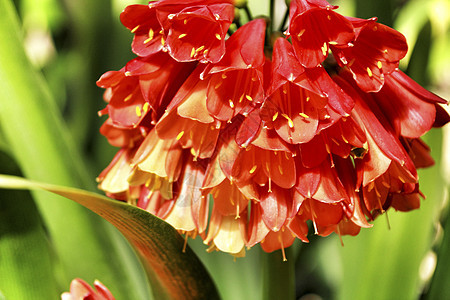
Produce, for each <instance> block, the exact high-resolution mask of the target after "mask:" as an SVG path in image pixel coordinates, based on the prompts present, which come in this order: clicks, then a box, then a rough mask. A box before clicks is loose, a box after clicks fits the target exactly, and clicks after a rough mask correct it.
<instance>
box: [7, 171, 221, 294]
mask: <svg viewBox="0 0 450 300" xmlns="http://www.w3.org/2000/svg"><path fill="white" fill-rule="evenodd" d="M0 187H2V188H11V189H44V190H47V191H50V192H52V193H55V194H58V195H61V196H63V197H66V198H69V199H71V200H73V201H75V202H77V203H79V204H81V205H83V206H85V207H87V208H89V209H90V210H92V211H94V212H95V213H97V214H98V215H100V216H101V217H103V218H104V219H106V220H107V221H109V222H110V223H111V224H113V225H114V226H116V227H117V229H119V231H120V232H122V234H123V235H124V236H125V237H126V238H127V239H128V241H129V242H130V243H131V244H132V245H133V246H134V248H135V249H136V251H137V252H138V254H139V255H140V257H141V259H142V262H143V264H144V266H145V268H146V270H147V274H148V275H149V278H150V280H151V283H152V288H153V292H154V295H155V298H156V299H219V296H218V293H217V290H216V287H215V285H214V283H213V282H212V280H211V278H210V277H209V275H208V273H207V271H206V269H205V268H204V267H203V265H202V264H201V262H200V261H199V260H198V258H197V257H196V256H195V254H194V253H193V252H192V250H190V248H187V249H186V252H183V251H182V249H183V244H184V241H183V239H182V238H181V236H180V235H179V234H178V233H177V231H176V230H175V229H174V228H173V227H172V226H170V225H169V224H167V223H166V222H164V221H162V220H161V219H159V218H157V217H155V216H154V215H152V214H150V213H149V212H147V211H145V210H142V209H140V208H137V207H135V206H132V205H129V204H127V203H124V202H120V201H115V200H112V199H109V198H107V197H104V196H101V195H98V194H95V193H91V192H87V191H84V190H79V189H75V188H68V187H61V186H57V185H50V184H44V183H37V182H32V181H28V180H26V179H22V178H19V177H13V176H5V175H0ZM67 213H70V212H67Z"/></svg>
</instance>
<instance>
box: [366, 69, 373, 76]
mask: <svg viewBox="0 0 450 300" xmlns="http://www.w3.org/2000/svg"><path fill="white" fill-rule="evenodd" d="M367 74H369V77H372V76H373V74H372V70H371V69H370V68H369V67H367Z"/></svg>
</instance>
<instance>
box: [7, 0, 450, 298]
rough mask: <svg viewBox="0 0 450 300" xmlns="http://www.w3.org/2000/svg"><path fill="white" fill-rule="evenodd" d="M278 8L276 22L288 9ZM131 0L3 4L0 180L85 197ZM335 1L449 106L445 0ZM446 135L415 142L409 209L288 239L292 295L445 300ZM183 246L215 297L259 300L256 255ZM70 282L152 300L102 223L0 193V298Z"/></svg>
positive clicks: (42, 198)
mask: <svg viewBox="0 0 450 300" xmlns="http://www.w3.org/2000/svg"><path fill="white" fill-rule="evenodd" d="M276 2H277V3H276V11H275V13H276V18H275V22H280V20H281V19H282V17H283V14H284V11H285V4H284V0H280V1H276ZM135 3H139V1H137V0H136V1H124V0H96V1H87V0H77V1H68V0H67V1H58V0H16V1H13V2H12V1H9V0H0V37H1V39H0V154H1V155H0V173H8V174H23V175H24V176H26V177H28V178H31V179H35V180H39V181H44V182H50V183H56V184H62V185H67V186H74V187H81V188H84V189H88V190H92V191H95V190H96V187H95V178H96V176H97V175H98V174H99V173H100V172H101V170H102V169H103V168H105V167H106V166H107V165H108V164H109V162H110V160H111V158H112V157H113V155H114V154H115V152H116V151H117V149H116V148H114V147H112V146H110V145H109V144H108V143H107V141H106V139H105V138H103V137H102V136H101V135H100V134H99V128H100V126H101V124H102V122H103V121H104V120H105V117H103V118H99V117H98V115H97V111H98V110H100V109H102V108H104V106H105V103H104V102H103V100H102V92H103V91H102V90H101V89H100V88H97V87H96V85H95V81H96V80H97V79H98V78H99V77H100V76H101V75H102V74H103V73H104V72H106V71H108V70H118V69H120V68H121V67H122V66H124V65H125V63H126V62H127V61H128V60H130V59H132V58H133V57H134V55H133V53H132V52H131V47H130V43H131V40H132V34H131V33H130V32H129V31H128V30H127V29H126V28H125V27H123V26H122V25H121V23H120V21H119V14H120V12H121V11H122V10H123V9H124V8H125V7H126V6H127V5H129V4H135ZM140 3H141V4H145V3H146V2H144V1H140ZM332 3H333V4H336V5H339V6H340V8H339V9H338V12H340V13H341V14H344V15H348V16H357V17H361V18H369V17H373V16H378V18H379V22H381V23H384V24H386V25H389V26H392V27H394V28H396V29H397V30H399V31H400V32H402V33H403V34H405V36H406V38H407V40H408V44H409V53H408V56H407V57H406V58H405V59H404V60H403V61H402V63H401V68H402V69H403V70H404V71H405V72H407V73H408V74H409V75H410V76H411V77H412V78H414V79H415V80H416V81H417V82H419V83H420V84H422V85H423V86H425V87H427V88H428V89H430V90H432V91H434V92H435V93H437V94H438V95H440V96H442V97H444V98H446V99H450V71H449V70H450V51H449V50H448V49H450V0H341V1H333V2H332ZM249 6H250V9H251V10H252V13H253V15H260V14H265V15H268V8H269V3H268V1H261V0H258V1H256V0H249ZM25 53H26V55H25ZM55 124H56V125H55ZM449 136H450V129H449V128H448V126H447V128H444V130H441V129H433V130H432V131H431V132H430V133H428V134H427V135H426V136H425V138H424V140H425V141H426V142H427V143H428V144H429V145H430V146H431V148H432V149H433V151H432V155H433V157H434V158H435V160H436V166H434V167H433V168H430V169H427V170H421V171H420V172H419V175H420V184H421V190H422V192H423V193H424V194H425V195H426V196H427V198H426V200H424V201H422V207H421V208H420V209H419V210H417V211H413V212H410V213H397V212H394V211H389V212H388V218H389V220H388V221H387V220H386V218H384V217H382V218H379V219H378V220H377V221H376V222H374V223H375V225H374V227H373V228H372V229H363V230H362V231H361V233H360V234H359V235H358V236H357V237H343V243H344V246H343V247H342V246H341V243H340V241H339V238H338V237H337V236H330V237H327V238H320V237H312V238H311V242H310V243H309V244H301V243H300V242H298V241H296V243H295V244H294V246H293V248H292V249H291V251H290V253H289V256H288V260H290V261H291V262H295V281H296V295H297V298H301V299H304V300H305V299H419V298H422V299H450V272H449V271H448V268H447V266H449V265H450V237H449V235H450V222H446V219H447V215H448V210H449V208H448V202H447V198H448V184H449V178H450V176H449V170H450V161H449V159H450V158H449V154H450V151H449V147H450V139H449ZM3 200H5V201H3ZM35 203H36V204H35ZM388 223H389V224H390V226H388ZM389 227H390V228H389ZM190 245H191V247H192V248H193V249H194V250H195V252H196V253H197V254H198V255H199V257H200V258H201V260H202V261H203V262H204V263H205V265H206V267H207V269H208V270H209V271H210V273H211V275H212V276H213V279H214V280H215V282H216V285H217V287H218V289H219V291H220V293H221V295H222V297H223V299H263V298H265V299H269V296H267V295H268V294H267V293H266V291H265V287H266V286H267V284H268V283H270V280H271V279H270V276H268V274H267V272H269V271H268V269H267V268H266V267H265V265H264V261H265V256H266V255H265V254H263V252H262V251H261V250H260V249H259V247H254V248H253V249H251V250H250V251H248V252H247V257H246V258H239V259H236V260H234V259H233V258H232V257H231V256H229V255H226V254H223V253H209V254H208V253H206V251H205V250H206V246H204V245H203V244H202V242H201V240H199V239H197V240H195V241H190ZM273 255H274V256H275V255H278V253H274V254H273ZM279 257H280V261H281V256H279ZM293 265H294V264H293ZM435 266H437V267H436V268H435ZM435 269H436V272H434V270H435ZM433 273H435V276H434V278H433ZM75 277H81V278H83V279H85V280H86V281H88V282H90V283H92V282H93V280H94V279H99V280H100V281H102V282H103V283H104V284H105V285H106V286H108V287H109V288H110V289H111V291H112V292H113V293H114V294H116V296H117V299H150V298H151V296H150V292H149V287H148V285H147V283H146V280H145V276H144V273H143V271H142V268H141V267H140V266H139V263H138V262H137V260H136V258H135V256H134V254H133V251H132V250H131V249H130V247H129V246H128V244H127V243H126V242H125V240H124V239H123V238H122V237H121V236H120V234H118V232H117V231H116V230H115V229H114V228H112V226H110V225H109V224H106V222H104V221H103V220H101V218H99V217H97V216H96V215H94V214H92V213H90V212H89V211H87V210H86V209H84V208H81V207H80V206H78V205H77V204H73V203H71V202H69V201H66V200H62V201H61V199H59V197H56V196H49V195H48V194H44V193H33V194H29V193H26V192H11V191H8V192H7V191H4V190H0V299H2V294H3V295H4V296H5V297H6V299H10V300H11V299H13V300H14V299H56V298H57V297H58V294H59V293H61V292H62V291H65V290H68V287H69V283H70V280H71V279H73V278H75ZM44 282H45V284H42V283H44Z"/></svg>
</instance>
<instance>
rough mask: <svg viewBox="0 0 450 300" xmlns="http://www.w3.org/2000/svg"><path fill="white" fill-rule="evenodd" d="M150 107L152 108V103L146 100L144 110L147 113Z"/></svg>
mask: <svg viewBox="0 0 450 300" xmlns="http://www.w3.org/2000/svg"><path fill="white" fill-rule="evenodd" d="M149 108H150V103H148V102H145V103H144V106H143V107H142V110H143V111H144V113H147V112H148V109H149Z"/></svg>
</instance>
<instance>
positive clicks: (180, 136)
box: [177, 131, 184, 141]
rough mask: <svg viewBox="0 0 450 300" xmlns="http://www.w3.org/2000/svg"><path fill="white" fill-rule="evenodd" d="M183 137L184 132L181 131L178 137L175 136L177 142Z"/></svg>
mask: <svg viewBox="0 0 450 300" xmlns="http://www.w3.org/2000/svg"><path fill="white" fill-rule="evenodd" d="M183 135H184V131H181V132H180V133H179V134H178V135H177V141H179V140H180V139H181V138H182V137H183Z"/></svg>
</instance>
